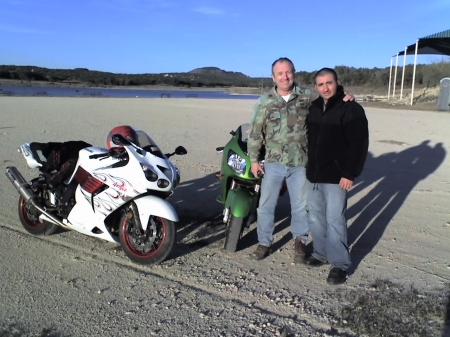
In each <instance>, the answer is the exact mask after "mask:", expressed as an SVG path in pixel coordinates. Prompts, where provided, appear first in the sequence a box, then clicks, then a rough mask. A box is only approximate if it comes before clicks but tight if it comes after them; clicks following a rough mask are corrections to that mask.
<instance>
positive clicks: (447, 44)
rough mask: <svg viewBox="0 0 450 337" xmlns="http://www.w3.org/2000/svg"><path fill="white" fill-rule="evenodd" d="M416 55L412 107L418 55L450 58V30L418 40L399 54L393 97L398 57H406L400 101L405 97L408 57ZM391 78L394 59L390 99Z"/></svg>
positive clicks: (393, 94)
mask: <svg viewBox="0 0 450 337" xmlns="http://www.w3.org/2000/svg"><path fill="white" fill-rule="evenodd" d="M413 54H414V70H413V79H412V90H411V105H412V104H413V98H414V81H415V79H416V63H417V55H418V54H423V55H425V54H435V55H448V56H450V29H449V30H445V31H443V32H440V33H436V34H432V35H428V36H425V37H422V38H420V39H417V41H416V43H415V44H412V45H410V46H408V47H406V48H405V51H401V52H398V53H397V56H396V62H395V75H394V85H393V91H392V96H393V97H394V96H395V84H396V82H397V66H398V56H399V55H404V57H403V75H402V86H401V89H400V99H401V98H402V95H403V81H404V79H405V64H406V55H413ZM391 77H392V58H391V67H390V71H389V89H388V90H389V92H388V99H389V96H390V92H391Z"/></svg>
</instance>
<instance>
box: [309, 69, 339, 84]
mask: <svg viewBox="0 0 450 337" xmlns="http://www.w3.org/2000/svg"><path fill="white" fill-rule="evenodd" d="M326 74H332V75H333V77H334V80H335V81H336V82H337V81H338V75H337V73H336V72H335V71H334V70H333V69H331V68H322V69H320V70H319V71H318V72H317V73H316V74H315V75H314V82H316V78H317V77H319V76H324V75H326Z"/></svg>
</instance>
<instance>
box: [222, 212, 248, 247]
mask: <svg viewBox="0 0 450 337" xmlns="http://www.w3.org/2000/svg"><path fill="white" fill-rule="evenodd" d="M243 231H244V218H240V217H235V216H233V215H230V217H229V218H228V222H227V231H226V233H225V244H224V246H223V248H225V250H226V251H227V252H230V253H234V252H235V251H236V249H237V246H238V243H239V240H240V238H241V236H242V232H243Z"/></svg>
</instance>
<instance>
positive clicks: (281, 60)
mask: <svg viewBox="0 0 450 337" xmlns="http://www.w3.org/2000/svg"><path fill="white" fill-rule="evenodd" d="M278 62H289V63H290V64H291V66H292V70H293V72H294V73H295V67H294V63H292V61H291V60H289V59H288V58H287V57H280V58H279V59H277V60H275V61H274V62H273V63H272V74H273V67H275V64H277V63H278Z"/></svg>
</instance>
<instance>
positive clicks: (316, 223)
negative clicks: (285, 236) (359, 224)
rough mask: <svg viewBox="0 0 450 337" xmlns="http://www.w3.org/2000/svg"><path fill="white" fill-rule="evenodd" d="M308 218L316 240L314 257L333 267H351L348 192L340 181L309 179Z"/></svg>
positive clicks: (314, 242)
mask: <svg viewBox="0 0 450 337" xmlns="http://www.w3.org/2000/svg"><path fill="white" fill-rule="evenodd" d="M307 204H308V211H309V213H308V220H309V228H310V230H311V236H312V239H313V246H314V252H313V253H312V256H313V257H315V258H316V259H318V260H320V261H322V262H326V261H328V262H330V265H331V268H340V269H343V270H348V268H349V267H350V264H351V261H350V253H349V251H348V246H347V221H346V219H345V211H346V210H347V191H345V190H343V189H341V188H340V187H339V185H338V184H320V183H319V184H312V183H310V182H309V181H308V182H307Z"/></svg>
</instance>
